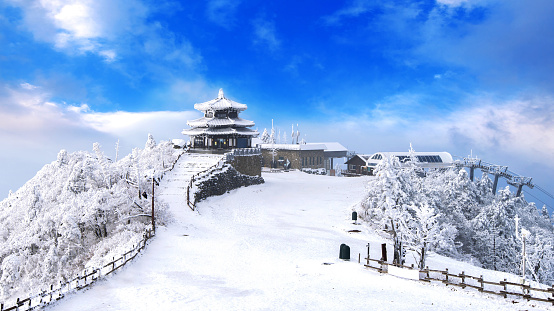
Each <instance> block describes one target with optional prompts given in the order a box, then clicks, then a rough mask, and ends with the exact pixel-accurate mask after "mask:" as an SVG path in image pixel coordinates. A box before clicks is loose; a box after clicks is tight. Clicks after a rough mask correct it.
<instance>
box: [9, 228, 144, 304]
mask: <svg viewBox="0 0 554 311" xmlns="http://www.w3.org/2000/svg"><path fill="white" fill-rule="evenodd" d="M153 236H154V233H153V231H152V230H151V229H148V230H146V231H145V232H144V234H143V238H142V240H141V241H140V242H139V243H138V244H137V245H133V248H132V249H131V250H129V251H128V252H126V253H124V254H123V255H121V257H119V258H117V259H116V258H115V257H113V258H112V261H110V262H109V263H107V264H105V265H103V266H102V267H99V268H94V269H85V270H83V272H82V273H80V274H79V275H78V276H76V277H75V278H73V279H72V280H70V281H68V282H65V283H61V282H60V284H59V285H50V288H49V289H47V290H43V291H41V292H40V293H38V294H36V295H33V296H31V297H28V298H25V299H20V298H17V300H16V302H15V304H14V305H12V306H9V307H5V306H4V304H3V303H2V304H0V311H12V310H17V311H27V310H36V309H41V308H43V307H44V306H46V305H48V304H50V303H52V302H54V301H57V300H60V299H62V298H63V297H64V296H65V295H66V294H68V293H71V292H74V291H77V290H81V289H84V288H87V287H88V286H90V285H91V284H93V283H94V282H95V281H96V280H98V279H99V278H101V277H102V276H106V275H108V274H111V273H113V272H114V271H116V270H117V269H119V268H121V267H123V266H124V265H126V264H127V263H128V262H129V261H131V260H133V259H134V258H135V257H136V256H137V255H138V253H140V252H141V251H142V250H143V249H144V248H145V247H146V242H147V241H148V240H149V239H150V238H152V237H153Z"/></svg>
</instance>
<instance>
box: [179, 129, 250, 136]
mask: <svg viewBox="0 0 554 311" xmlns="http://www.w3.org/2000/svg"><path fill="white" fill-rule="evenodd" d="M181 133H182V134H184V135H189V136H198V135H215V136H217V135H233V134H236V135H243V136H253V137H256V136H258V135H259V134H260V133H258V131H255V130H251V129H249V128H244V127H239V128H230V127H224V128H216V127H197V128H192V129H188V130H183V131H182V132H181Z"/></svg>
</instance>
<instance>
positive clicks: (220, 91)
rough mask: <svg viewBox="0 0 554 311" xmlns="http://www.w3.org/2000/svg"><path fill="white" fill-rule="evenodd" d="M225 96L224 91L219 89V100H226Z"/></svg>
mask: <svg viewBox="0 0 554 311" xmlns="http://www.w3.org/2000/svg"><path fill="white" fill-rule="evenodd" d="M224 98H225V95H223V89H219V94H218V95H217V99H224Z"/></svg>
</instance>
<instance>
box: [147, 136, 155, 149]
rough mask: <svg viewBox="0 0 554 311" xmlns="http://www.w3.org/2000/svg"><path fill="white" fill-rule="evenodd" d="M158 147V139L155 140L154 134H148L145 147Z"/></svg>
mask: <svg viewBox="0 0 554 311" xmlns="http://www.w3.org/2000/svg"><path fill="white" fill-rule="evenodd" d="M154 147H156V141H155V140H154V136H152V134H148V140H146V144H145V146H144V149H149V150H152V149H154Z"/></svg>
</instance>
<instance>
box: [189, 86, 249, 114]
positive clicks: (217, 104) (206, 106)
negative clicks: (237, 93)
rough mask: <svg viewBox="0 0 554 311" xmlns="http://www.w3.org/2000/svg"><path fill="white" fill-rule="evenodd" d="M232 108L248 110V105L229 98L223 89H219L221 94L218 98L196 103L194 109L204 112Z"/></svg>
mask: <svg viewBox="0 0 554 311" xmlns="http://www.w3.org/2000/svg"><path fill="white" fill-rule="evenodd" d="M231 108H232V109H235V110H237V111H244V110H246V108H247V106H246V105H245V104H241V103H237V102H235V101H232V100H230V99H227V98H226V97H225V95H224V94H223V89H219V95H218V96H217V98H216V99H212V100H210V101H207V102H204V103H200V104H195V105H194V109H196V110H200V111H204V112H205V111H208V110H214V111H217V110H225V109H231Z"/></svg>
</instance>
